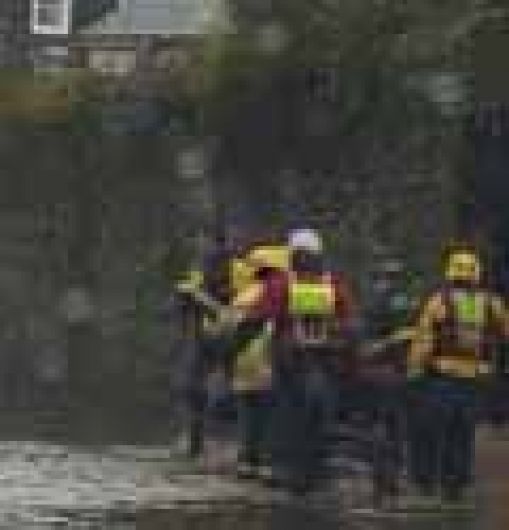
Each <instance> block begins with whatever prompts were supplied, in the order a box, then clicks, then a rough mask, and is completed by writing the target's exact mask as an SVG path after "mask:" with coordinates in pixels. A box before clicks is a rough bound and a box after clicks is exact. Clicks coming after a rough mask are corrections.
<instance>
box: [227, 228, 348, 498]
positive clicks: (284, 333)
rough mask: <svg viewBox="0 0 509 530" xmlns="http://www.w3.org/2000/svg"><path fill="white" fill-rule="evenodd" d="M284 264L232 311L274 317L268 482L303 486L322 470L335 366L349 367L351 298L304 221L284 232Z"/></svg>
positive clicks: (337, 376)
mask: <svg viewBox="0 0 509 530" xmlns="http://www.w3.org/2000/svg"><path fill="white" fill-rule="evenodd" d="M287 245H288V247H289V251H290V252H289V254H290V256H289V267H288V270H279V271H274V272H272V273H270V274H268V275H267V277H265V278H264V279H263V282H262V284H261V288H260V289H259V292H258V293H257V294H255V296H253V299H252V300H251V301H250V302H249V304H247V305H245V306H244V308H243V311H242V315H237V316H236V319H238V320H239V321H241V320H242V321H246V322H248V323H249V322H251V323H253V322H271V323H272V324H273V355H272V356H271V357H272V365H273V367H272V388H273V395H274V409H273V428H272V441H273V443H272V462H271V463H272V472H273V484H274V485H278V486H279V485H281V486H284V487H289V488H291V489H293V490H297V492H299V493H301V492H303V491H306V490H307V489H308V487H310V486H312V485H314V484H315V479H317V478H320V477H321V474H320V471H321V460H319V458H318V455H319V453H320V449H323V446H322V445H321V444H322V442H323V440H324V438H323V435H324V434H325V432H324V427H325V426H326V423H327V421H326V419H327V412H328V409H329V408H330V405H332V404H334V403H335V401H336V400H335V395H334V394H335V391H336V388H335V387H336V385H337V384H338V383H339V381H340V380H341V374H342V373H344V372H345V371H348V370H350V369H351V366H352V358H353V356H352V355H350V354H351V351H350V350H349V348H348V347H344V345H343V346H339V345H340V344H341V340H342V339H345V340H346V342H348V340H349V338H350V337H351V332H352V330H353V328H354V311H353V307H354V304H353V302H352V296H351V292H350V288H349V287H348V284H347V282H346V281H345V279H344V278H343V277H342V276H340V275H338V274H333V273H332V272H329V271H327V270H326V269H325V266H324V260H323V250H324V249H323V247H324V245H323V240H322V238H321V236H320V234H318V233H317V232H316V231H314V230H312V229H310V228H303V229H299V230H295V231H292V232H291V233H290V234H289V237H288V241H287Z"/></svg>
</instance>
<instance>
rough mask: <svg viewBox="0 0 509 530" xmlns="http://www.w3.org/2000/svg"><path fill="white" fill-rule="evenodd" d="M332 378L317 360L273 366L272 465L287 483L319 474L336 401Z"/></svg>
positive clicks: (317, 476)
mask: <svg viewBox="0 0 509 530" xmlns="http://www.w3.org/2000/svg"><path fill="white" fill-rule="evenodd" d="M334 384H335V383H334V377H333V376H332V375H331V372H330V371H328V370H327V367H326V366H323V365H321V363H319V362H307V363H305V364H300V365H298V366H290V367H288V366H285V367H283V368H282V367H276V370H275V379H274V410H273V415H272V426H273V427H272V466H273V471H274V474H275V476H276V477H278V476H279V477H281V478H282V479H283V480H285V481H288V485H289V486H292V485H293V484H300V483H302V481H306V480H307V479H317V478H320V477H321V472H322V471H324V468H323V465H322V464H323V458H322V457H323V456H324V451H325V449H326V437H327V428H328V427H329V426H330V421H331V419H332V417H333V410H334V406H335V404H336V402H337V401H336V396H335V390H336V389H335V388H334Z"/></svg>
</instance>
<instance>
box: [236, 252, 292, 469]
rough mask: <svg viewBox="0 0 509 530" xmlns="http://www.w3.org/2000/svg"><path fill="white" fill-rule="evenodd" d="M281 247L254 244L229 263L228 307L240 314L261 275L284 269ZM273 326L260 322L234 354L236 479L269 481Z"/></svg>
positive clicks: (256, 289) (255, 291)
mask: <svg viewBox="0 0 509 530" xmlns="http://www.w3.org/2000/svg"><path fill="white" fill-rule="evenodd" d="M289 256H290V253H289V250H288V247H287V246H284V245H275V244H259V245H256V246H254V247H252V248H251V249H249V250H248V251H247V252H246V254H245V255H244V256H243V257H242V259H237V260H236V261H234V262H233V263H232V284H233V286H234V290H235V293H236V295H235V296H234V299H233V301H232V304H231V309H232V310H234V311H235V310H236V311H239V312H243V311H244V310H245V309H246V308H250V307H251V306H252V304H253V301H255V300H257V299H258V298H259V297H260V292H261V290H262V289H263V277H264V274H265V273H267V272H269V271H271V270H287V268H288V264H289V259H290V258H289ZM273 331H274V329H273V323H272V322H264V323H263V325H262V326H260V327H259V329H257V330H256V332H255V333H252V334H250V335H249V336H248V338H247V340H245V341H244V343H243V344H242V346H241V347H240V349H239V351H238V352H237V353H236V355H235V362H234V366H233V374H232V375H233V389H234V391H235V394H236V397H237V403H238V426H239V441H240V451H239V455H238V474H239V476H240V477H241V478H255V477H260V478H267V479H269V478H270V472H269V471H268V470H269V469H270V468H269V466H268V454H269V450H270V449H269V447H270V444H269V429H270V423H271V404H272V392H271V390H272V389H271V381H272V358H271V354H272V338H273Z"/></svg>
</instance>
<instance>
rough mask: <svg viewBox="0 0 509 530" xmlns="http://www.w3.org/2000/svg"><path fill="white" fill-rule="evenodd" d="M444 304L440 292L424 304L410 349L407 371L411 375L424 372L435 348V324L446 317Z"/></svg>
mask: <svg viewBox="0 0 509 530" xmlns="http://www.w3.org/2000/svg"><path fill="white" fill-rule="evenodd" d="M444 316H445V315H444V305H443V303H442V297H441V295H440V294H439V293H438V294H436V295H434V296H432V297H431V298H430V299H429V300H428V301H427V302H426V303H425V305H424V307H423V309H422V311H421V313H420V315H419V317H418V319H417V323H416V325H415V328H414V334H413V336H412V338H411V342H410V347H409V350H408V359H407V372H408V375H409V376H416V375H420V374H422V372H423V370H424V368H425V366H426V363H427V361H428V360H429V357H430V355H431V354H432V353H433V348H434V341H435V337H434V329H433V328H434V325H435V323H436V322H437V321H440V320H443V318H444Z"/></svg>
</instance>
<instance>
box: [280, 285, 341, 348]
mask: <svg viewBox="0 0 509 530" xmlns="http://www.w3.org/2000/svg"><path fill="white" fill-rule="evenodd" d="M335 305H336V304H335V289H334V285H333V283H332V278H331V276H330V274H324V275H323V276H322V277H321V278H320V279H319V280H318V281H312V280H302V279H297V277H296V276H295V275H294V274H290V278H289V283H288V316H289V324H290V339H291V340H292V341H294V342H295V343H297V344H299V345H303V346H306V345H310V346H311V345H321V344H323V345H325V344H326V343H327V342H328V341H329V340H330V339H331V338H332V335H333V333H334V325H335Z"/></svg>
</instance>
